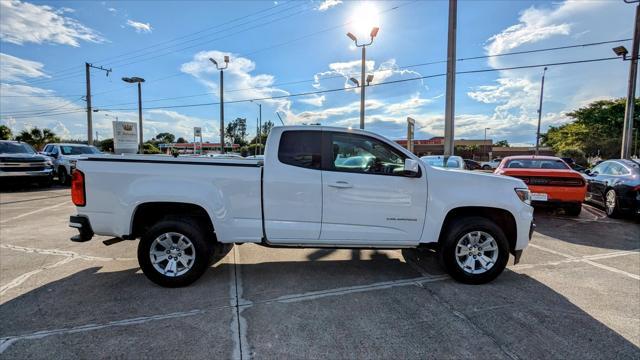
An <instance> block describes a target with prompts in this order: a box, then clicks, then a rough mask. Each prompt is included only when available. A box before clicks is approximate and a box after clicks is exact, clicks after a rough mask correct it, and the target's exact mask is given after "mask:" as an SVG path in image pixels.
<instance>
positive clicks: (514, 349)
mask: <svg viewBox="0 0 640 360" xmlns="http://www.w3.org/2000/svg"><path fill="white" fill-rule="evenodd" d="M428 260H429V259H428ZM429 261H431V262H433V259H430V260H429ZM234 270H237V274H238V275H237V276H240V277H241V278H242V288H243V291H242V292H239V295H238V296H242V297H243V301H244V304H247V305H246V308H245V309H244V310H243V311H244V312H243V313H242V314H241V316H243V317H244V319H245V321H246V327H247V333H246V336H247V338H246V339H247V342H248V344H246V345H247V347H248V348H249V349H250V350H251V352H252V354H253V355H254V356H255V357H258V358H259V357H284V358H297V357H326V358H352V357H362V358H392V357H393V358H405V357H409V358H415V357H430V358H443V357H446V358H461V357H462V358H468V357H478V356H481V357H483V358H509V357H511V358H513V357H514V356H515V357H523V358H636V359H637V358H639V357H640V349H639V348H638V347H637V346H635V345H634V344H633V343H631V342H630V341H628V340H627V339H625V338H624V337H623V336H621V335H619V334H618V333H617V332H616V331H614V330H612V329H610V328H609V327H607V326H606V325H604V324H603V323H601V322H600V321H598V320H596V319H594V318H593V317H592V316H591V315H589V314H588V313H586V312H585V311H583V310H582V309H581V308H580V307H578V306H576V305H574V304H573V303H572V302H571V301H570V300H568V299H567V298H566V297H564V296H562V295H561V294H559V293H557V292H556V291H554V290H553V289H551V288H549V287H547V286H546V285H544V284H543V283H540V282H538V281H536V280H535V279H533V278H531V277H529V276H526V275H523V274H518V273H515V272H512V271H509V270H506V271H505V273H504V274H503V275H502V276H501V277H499V278H498V279H497V280H496V281H494V282H492V283H490V284H486V285H482V286H469V285H463V284H460V283H457V282H454V281H453V280H451V279H448V278H444V279H441V280H440V281H433V282H424V283H416V284H403V285H398V286H394V285H392V286H388V287H379V288H375V287H374V288H371V289H369V290H365V291H356V292H349V291H346V292H345V291H343V292H341V293H338V292H333V293H331V292H328V293H326V296H322V297H306V298H305V297H304V296H302V297H298V298H297V299H294V300H293V301H281V300H279V299H282V296H286V295H294V294H308V293H309V292H313V291H320V290H331V289H335V288H345V287H349V286H357V285H369V284H372V283H376V282H380V281H392V280H402V279H412V278H420V274H419V273H418V272H417V271H416V270H415V268H414V267H412V266H411V265H409V264H407V263H405V262H403V261H401V260H400V259H393V258H389V257H387V256H386V255H384V254H382V255H378V256H375V257H371V258H370V260H362V259H361V260H357V259H351V260H323V261H309V262H304V261H303V262H301V261H273V262H260V263H246V264H241V265H234V264H230V263H221V264H218V265H216V266H215V267H214V268H212V269H211V271H208V272H207V273H206V274H205V275H204V276H203V277H202V278H201V279H200V280H199V281H197V282H196V283H194V284H193V285H192V286H189V287H186V288H179V289H165V288H161V287H159V286H156V285H154V284H152V283H151V282H149V281H148V280H147V279H146V278H145V277H144V275H143V274H141V273H140V271H139V269H137V268H131V269H127V270H121V271H105V269H104V268H102V267H90V268H85V269H84V270H81V271H78V272H75V273H73V274H71V275H69V276H66V277H64V278H61V279H58V280H55V281H52V282H49V283H47V284H45V285H42V286H40V287H38V288H36V289H33V290H31V291H29V292H27V293H25V294H22V295H19V296H17V297H15V298H13V299H11V300H9V301H7V302H6V303H4V304H2V305H0V323H2V327H1V329H0V338H3V337H13V336H20V335H24V334H31V333H34V332H37V331H42V330H52V329H63V328H66V329H68V328H72V327H78V326H84V325H88V324H107V326H106V327H105V328H101V329H100V330H99V332H100V336H98V335H92V333H93V334H95V330H92V329H90V328H85V330H83V329H82V328H80V329H79V330H78V331H74V332H73V333H71V332H67V333H65V332H62V333H58V334H53V335H51V336H43V337H41V338H39V339H27V340H20V339H18V340H17V341H16V342H15V344H13V345H11V346H10V347H9V348H8V349H7V351H6V352H5V354H4V355H6V356H7V357H8V358H9V357H42V358H47V357H49V355H51V354H55V353H57V352H58V349H59V348H62V347H64V351H65V353H66V354H67V355H69V356H78V357H92V356H100V354H102V356H104V354H109V356H110V357H125V358H127V357H138V356H140V354H141V353H140V351H144V357H154V356H158V357H160V358H170V357H172V356H181V357H185V356H186V357H203V356H209V357H211V356H212V355H213V357H225V358H227V357H229V355H223V354H217V355H215V354H212V353H210V352H209V351H208V350H206V349H203V348H202V347H201V346H186V345H184V344H183V343H182V342H180V341H170V342H167V341H166V339H167V338H174V337H175V336H179V337H184V336H187V335H188V336H192V337H194V338H197V337H203V338H208V337H211V336H214V338H215V339H216V341H217V342H218V345H216V346H223V345H225V344H227V343H228V344H227V345H228V349H231V348H232V346H233V341H232V339H231V337H230V335H228V334H231V330H230V322H231V319H230V318H229V316H230V315H229V314H231V313H233V312H234V311H235V309H234V307H235V304H236V303H237V302H236V299H234V296H235V294H236V292H234V291H231V289H232V287H233V283H234V281H233V274H234ZM585 291H588V289H585ZM610 295H611V296H615V294H610ZM605 301H606V300H605ZM241 304H242V302H241ZM192 310H198V311H202V313H198V315H194V316H195V317H196V318H199V317H206V319H207V321H204V322H202V323H198V325H197V326H195V325H193V322H192V321H186V320H184V321H179V320H176V321H172V322H173V325H172V326H171V327H170V328H169V329H168V330H165V332H162V333H161V334H156V333H153V332H150V331H151V330H150V329H153V328H154V327H156V326H158V325H157V324H158V323H163V321H164V320H154V319H151V320H150V321H149V322H146V323H144V324H143V325H135V326H136V330H135V331H133V330H132V331H129V330H127V329H128V326H133V325H127V324H126V321H125V324H124V325H118V326H114V327H113V328H111V327H110V326H109V323H110V322H113V321H123V320H127V319H134V318H139V317H148V316H156V315H163V314H171V313H176V312H189V311H192ZM629 311H630V313H631V315H628V314H618V315H620V316H628V317H634V316H635V317H637V313H635V314H634V310H633V309H630V310H629ZM222 314H226V316H222ZM189 316H191V315H189ZM141 327H142V328H141ZM145 329H146V330H145ZM105 331H106V333H105ZM166 331H170V332H172V333H166ZM83 334H85V335H83ZM185 334H186V335H185ZM339 334H342V335H345V336H338V335H339ZM86 336H88V337H86ZM78 337H80V338H82V339H84V341H78V340H74V339H77V338H78ZM103 338H108V340H103ZM154 339H155V340H154ZM381 339H384V341H381ZM86 341H89V342H90V344H87V343H86ZM635 341H637V339H636V340H635ZM143 343H144V344H147V345H149V346H145V347H144V350H142V348H141V347H140V344H143ZM223 347H224V346H223ZM107 348H108V349H107ZM97 351H99V353H92V352H97ZM228 351H229V354H230V353H231V350H228ZM480 354H482V355H480Z"/></svg>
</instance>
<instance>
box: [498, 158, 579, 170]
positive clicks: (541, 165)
mask: <svg viewBox="0 0 640 360" xmlns="http://www.w3.org/2000/svg"><path fill="white" fill-rule="evenodd" d="M504 167H506V168H509V169H569V167H568V166H567V164H565V162H564V161H562V160H560V159H514V160H509V161H507V163H506V164H505V166H504Z"/></svg>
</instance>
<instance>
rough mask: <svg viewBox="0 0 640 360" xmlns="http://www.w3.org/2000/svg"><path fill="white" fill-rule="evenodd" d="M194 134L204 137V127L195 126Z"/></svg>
mask: <svg viewBox="0 0 640 360" xmlns="http://www.w3.org/2000/svg"><path fill="white" fill-rule="evenodd" d="M193 136H195V137H202V128H201V127H194V128H193Z"/></svg>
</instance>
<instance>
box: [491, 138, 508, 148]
mask: <svg viewBox="0 0 640 360" xmlns="http://www.w3.org/2000/svg"><path fill="white" fill-rule="evenodd" d="M493 146H501V147H509V146H510V145H509V142H508V141H507V140H506V139H505V140H500V141H498V142H497V143H495V144H493Z"/></svg>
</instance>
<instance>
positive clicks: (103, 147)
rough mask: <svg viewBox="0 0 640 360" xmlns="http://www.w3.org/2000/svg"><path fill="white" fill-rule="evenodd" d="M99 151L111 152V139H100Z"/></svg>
mask: <svg viewBox="0 0 640 360" xmlns="http://www.w3.org/2000/svg"><path fill="white" fill-rule="evenodd" d="M100 151H103V152H109V153H112V152H113V139H112V138H109V139H104V140H102V141H100Z"/></svg>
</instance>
